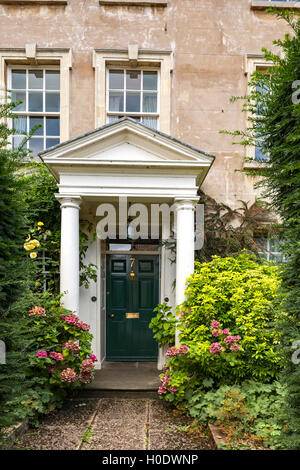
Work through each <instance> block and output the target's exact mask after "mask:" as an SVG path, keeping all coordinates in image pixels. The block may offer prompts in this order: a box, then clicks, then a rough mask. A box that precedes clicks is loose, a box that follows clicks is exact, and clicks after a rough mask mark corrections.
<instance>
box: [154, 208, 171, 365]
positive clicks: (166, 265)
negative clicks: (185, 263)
mask: <svg viewBox="0 0 300 470" xmlns="http://www.w3.org/2000/svg"><path fill="white" fill-rule="evenodd" d="M162 240H163V241H167V240H170V221H169V220H164V217H162ZM171 257H172V253H171V252H170V250H169V249H168V248H167V246H166V245H163V246H162V247H161V262H160V303H163V302H165V298H169V299H170V297H171V290H172V280H171V277H170V276H171V261H170V258H171ZM167 303H169V305H171V303H170V302H167ZM167 349H168V345H165V346H160V347H159V349H158V358H157V369H158V370H162V368H163V366H164V365H165V363H166V352H167Z"/></svg>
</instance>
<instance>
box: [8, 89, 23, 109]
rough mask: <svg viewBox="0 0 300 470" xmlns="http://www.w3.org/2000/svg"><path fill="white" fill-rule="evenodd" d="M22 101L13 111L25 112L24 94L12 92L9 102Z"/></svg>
mask: <svg viewBox="0 0 300 470" xmlns="http://www.w3.org/2000/svg"><path fill="white" fill-rule="evenodd" d="M19 100H22V103H21V104H19V105H18V106H16V107H15V108H14V111H26V93H25V92H19V91H13V92H12V93H11V101H12V102H13V103H16V102H17V101H19Z"/></svg>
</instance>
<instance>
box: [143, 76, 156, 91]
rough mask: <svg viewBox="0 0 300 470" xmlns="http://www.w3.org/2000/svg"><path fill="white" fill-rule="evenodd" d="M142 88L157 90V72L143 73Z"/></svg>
mask: <svg viewBox="0 0 300 470" xmlns="http://www.w3.org/2000/svg"><path fill="white" fill-rule="evenodd" d="M143 77H144V78H143V82H144V84H143V88H144V90H157V72H144V73H143Z"/></svg>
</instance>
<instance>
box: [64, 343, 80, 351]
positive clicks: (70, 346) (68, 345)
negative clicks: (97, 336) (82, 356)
mask: <svg viewBox="0 0 300 470" xmlns="http://www.w3.org/2000/svg"><path fill="white" fill-rule="evenodd" d="M63 348H64V349H69V350H70V351H73V352H75V353H78V352H79V350H80V346H79V344H78V343H77V341H72V340H70V341H67V342H66V343H63Z"/></svg>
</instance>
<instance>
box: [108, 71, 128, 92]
mask: <svg viewBox="0 0 300 470" xmlns="http://www.w3.org/2000/svg"><path fill="white" fill-rule="evenodd" d="M109 88H110V90H123V89H124V71H123V70H110V71H109Z"/></svg>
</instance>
